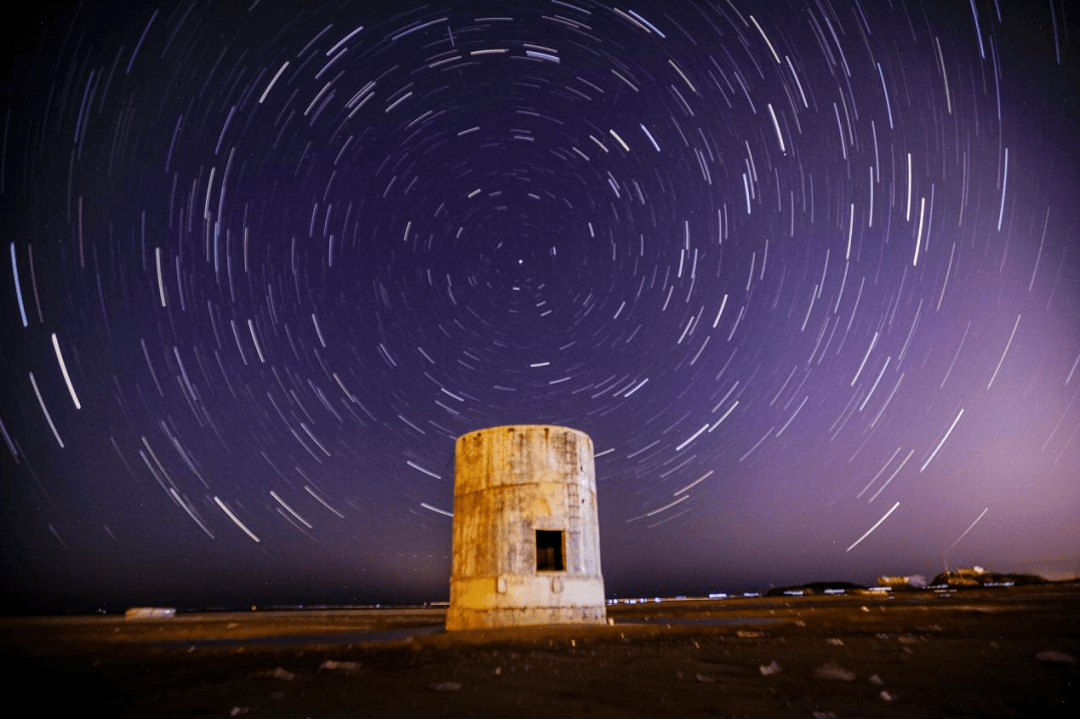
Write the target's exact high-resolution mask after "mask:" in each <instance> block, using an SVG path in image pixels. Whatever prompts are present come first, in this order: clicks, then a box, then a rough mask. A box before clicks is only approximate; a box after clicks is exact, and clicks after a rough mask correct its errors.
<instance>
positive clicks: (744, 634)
mask: <svg viewBox="0 0 1080 719" xmlns="http://www.w3.org/2000/svg"><path fill="white" fill-rule="evenodd" d="M735 636H737V637H738V638H739V639H754V638H756V637H760V636H764V633H763V632H751V631H749V630H746V629H740V630H739V631H737V632H735Z"/></svg>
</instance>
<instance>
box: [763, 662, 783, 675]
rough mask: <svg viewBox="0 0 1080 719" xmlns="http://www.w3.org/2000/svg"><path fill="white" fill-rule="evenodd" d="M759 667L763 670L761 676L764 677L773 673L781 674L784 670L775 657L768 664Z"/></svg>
mask: <svg viewBox="0 0 1080 719" xmlns="http://www.w3.org/2000/svg"><path fill="white" fill-rule="evenodd" d="M758 669H759V670H760V671H761V676H763V677H767V676H769V675H771V674H779V673H780V672H782V671H784V670H783V669H782V668H781V667H780V665H779V664H777V663H776V660H775V659H773V660H772V661H771V662H769V663H768V664H762V665H761V666H759V667H758Z"/></svg>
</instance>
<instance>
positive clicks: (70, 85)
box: [0, 0, 1080, 611]
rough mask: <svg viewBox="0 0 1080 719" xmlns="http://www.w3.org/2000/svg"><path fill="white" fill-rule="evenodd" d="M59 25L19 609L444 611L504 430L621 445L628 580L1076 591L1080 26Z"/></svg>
mask: <svg viewBox="0 0 1080 719" xmlns="http://www.w3.org/2000/svg"><path fill="white" fill-rule="evenodd" d="M30 12H31V15H32V18H31V19H28V20H25V21H14V20H13V21H12V26H11V27H9V34H10V35H11V37H10V38H9V41H8V42H7V43H6V45H5V47H7V48H8V50H7V54H8V62H7V63H6V69H5V70H4V73H3V75H2V77H3V78H4V80H3V82H4V88H3V106H2V116H0V122H2V124H3V128H2V146H0V207H2V215H0V216H2V218H3V222H2V224H0V230H2V235H0V241H2V242H4V243H5V244H7V245H8V248H7V252H6V254H7V260H8V261H7V263H6V264H7V265H8V266H7V267H4V268H3V271H2V272H0V275H2V279H0V283H2V286H0V295H2V300H0V309H2V312H0V314H2V316H3V319H2V320H0V322H2V325H0V326H2V332H3V335H2V337H3V341H2V344H0V368H2V387H3V390H2V391H3V394H2V404H0V429H2V433H3V437H4V449H3V450H2V455H3V459H2V460H0V461H2V463H3V483H4V495H3V496H4V510H3V518H4V531H3V535H2V537H3V550H2V554H3V562H4V571H5V585H6V586H7V588H8V591H7V594H8V597H7V601H8V603H9V605H10V607H12V608H15V609H17V610H19V611H27V610H29V611H59V610H64V609H67V608H78V607H82V608H86V607H95V606H109V607H112V608H117V607H120V608H122V607H123V606H126V605H130V604H134V603H153V602H159V603H166V604H171V605H180V606H232V605H235V604H237V603H240V604H243V603H246V602H249V601H253V602H258V603H260V604H265V603H273V602H282V603H284V602H308V603H316V602H340V603H348V602H393V601H421V600H428V599H443V598H445V597H446V596H447V594H448V586H447V581H448V579H449V573H450V560H449V554H450V529H451V522H452V519H451V517H450V516H449V515H450V513H451V511H452V508H453V447H454V438H455V437H457V436H459V435H461V434H464V433H466V432H468V431H471V430H475V429H479V428H483V427H488V426H493V425H500V424H514V423H548V424H559V425H567V426H570V427H574V428H576V429H580V430H583V431H585V432H587V433H589V434H590V435H591V436H592V438H593V441H594V444H595V447H596V451H597V460H596V463H597V478H598V494H599V511H600V522H601V527H600V534H601V547H602V561H603V572H604V576H605V580H606V584H607V590H608V593H609V595H624V596H625V595H626V594H633V593H650V594H651V593H661V594H663V593H676V592H678V593H691V592H706V591H716V590H719V589H742V588H762V587H767V586H768V585H769V584H770V583H775V584H784V583H794V582H802V581H814V580H831V579H843V580H850V581H860V582H870V581H872V580H873V577H874V576H875V575H876V574H880V573H893V574H895V573H911V572H918V573H923V574H927V575H932V574H934V573H936V572H937V571H940V569H941V567H942V563H943V559H944V560H946V561H948V562H949V563H950V564H951V565H953V566H962V565H965V564H966V565H970V564H982V565H984V566H987V567H988V568H993V569H997V570H999V571H1009V570H1022V571H1030V572H1039V571H1045V572H1051V571H1060V570H1061V568H1062V567H1064V568H1065V569H1066V570H1069V569H1071V570H1073V571H1077V570H1080V530H1078V529H1077V527H1078V526H1080V523H1078V522H1077V520H1076V518H1077V515H1078V513H1080V481H1078V479H1080V436H1078V435H1080V401H1078V394H1080V368H1078V365H1080V319H1078V318H1080V244H1078V242H1077V240H1078V237H1080V234H1078V233H1080V202H1078V199H1080V181H1078V180H1080V171H1078V169H1077V168H1078V167H1080V152H1078V133H1077V128H1078V127H1080V124H1078V108H1077V99H1078V97H1080V95H1078V92H1077V90H1078V84H1077V72H1078V69H1080V68H1078V64H1077V61H1076V48H1075V44H1074V43H1075V38H1076V26H1075V17H1072V16H1071V15H1070V12H1071V10H1070V6H1069V5H1068V4H1067V3H1065V2H1063V1H1062V0H1043V1H1041V2H1031V3H1026V2H1012V1H1007V0H970V1H969V2H964V0H949V1H948V2H930V1H929V0H927V1H925V2H920V1H919V0H894V1H893V2H876V1H875V2H866V1H865V0H806V1H800V0H789V1H785V2H772V1H769V2H761V1H759V2H744V1H743V0H711V1H706V0H700V1H698V0H680V1H678V2H675V1H667V2H659V1H658V0H649V1H646V2H637V3H633V4H630V5H624V6H619V5H612V4H609V3H606V2H592V1H591V0H572V1H562V0H537V1H536V2H514V1H508V2H439V1H438V0H436V2H433V3H430V4H418V3H413V2H411V1H410V0H402V1H400V2H392V3H391V2H383V1H381V0H380V1H378V2H374V1H368V0H364V1H362V2H311V3H307V2H305V3H296V2H276V1H274V0H251V1H250V2H246V3H245V2H203V1H201V0H191V1H188V2H182V3H175V4H172V3H161V4H154V3H149V4H145V3H143V4H139V3H132V4H124V5H123V7H122V8H121V7H120V6H113V5H101V4H97V3H89V4H85V3H84V4H80V5H75V6H71V7H69V8H67V9H65V10H62V11H55V10H48V9H45V8H37V9H33V10H31V11H30Z"/></svg>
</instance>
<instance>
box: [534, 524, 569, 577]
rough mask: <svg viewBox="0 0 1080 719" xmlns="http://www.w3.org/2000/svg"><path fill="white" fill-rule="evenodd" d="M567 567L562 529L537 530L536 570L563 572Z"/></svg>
mask: <svg viewBox="0 0 1080 719" xmlns="http://www.w3.org/2000/svg"><path fill="white" fill-rule="evenodd" d="M565 569H566V566H565V564H564V563H563V533H562V531H561V530H555V531H552V530H547V529H538V530H536V571H538V572H562V571H564V570H565Z"/></svg>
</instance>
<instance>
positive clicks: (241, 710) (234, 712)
mask: <svg viewBox="0 0 1080 719" xmlns="http://www.w3.org/2000/svg"><path fill="white" fill-rule="evenodd" d="M249 711H251V707H233V708H232V709H230V710H229V716H231V717H238V716H240V715H241V714H247V713H248V712H249Z"/></svg>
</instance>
